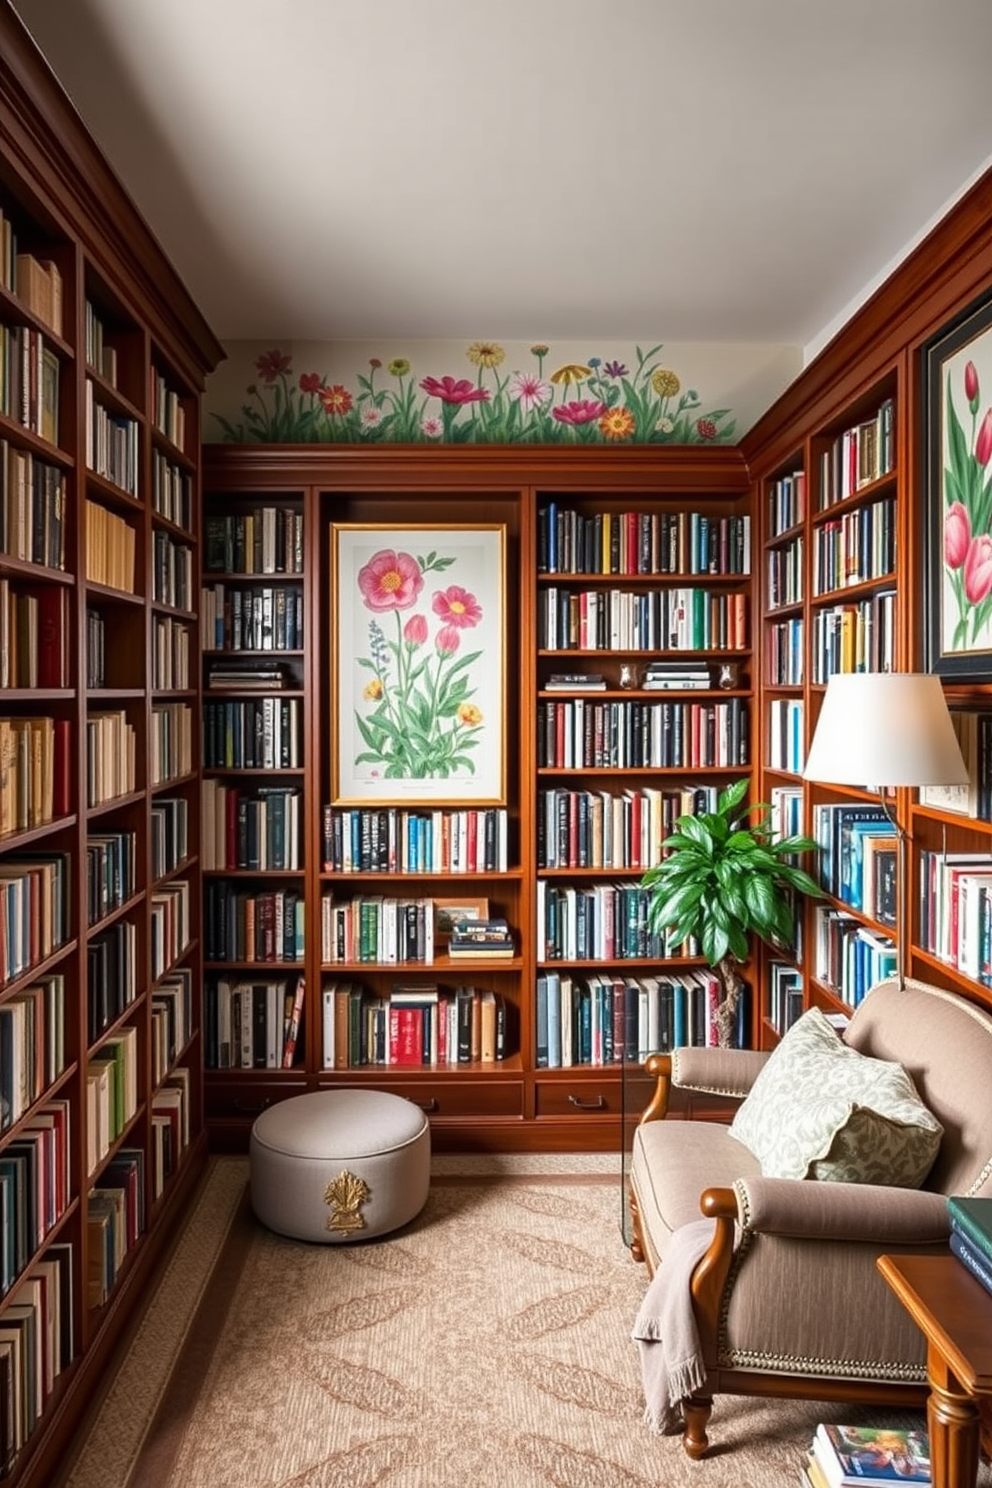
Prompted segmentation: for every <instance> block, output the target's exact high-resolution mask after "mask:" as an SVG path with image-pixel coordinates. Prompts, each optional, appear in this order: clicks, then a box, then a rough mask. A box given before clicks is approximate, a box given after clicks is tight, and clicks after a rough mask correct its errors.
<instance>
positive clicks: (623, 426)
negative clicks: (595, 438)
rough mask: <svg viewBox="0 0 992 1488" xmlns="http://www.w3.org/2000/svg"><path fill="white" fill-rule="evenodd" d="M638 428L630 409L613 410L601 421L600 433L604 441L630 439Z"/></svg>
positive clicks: (604, 415) (605, 414)
mask: <svg viewBox="0 0 992 1488" xmlns="http://www.w3.org/2000/svg"><path fill="white" fill-rule="evenodd" d="M636 428H637V422H636V420H635V418H634V415H633V414H632V413H631V411H630V409H629V408H611V409H609V410H608V411H607V412H606V413H604V414H603V416H602V418H601V419H600V421H599V432H600V433H601V434H602V436H603V438H604V439H629V438H630V436H631V434H633V432H634V430H635V429H636Z"/></svg>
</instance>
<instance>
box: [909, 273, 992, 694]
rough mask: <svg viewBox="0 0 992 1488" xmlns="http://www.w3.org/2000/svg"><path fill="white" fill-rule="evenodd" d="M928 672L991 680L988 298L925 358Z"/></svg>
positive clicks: (991, 318)
mask: <svg viewBox="0 0 992 1488" xmlns="http://www.w3.org/2000/svg"><path fill="white" fill-rule="evenodd" d="M923 439H924V472H925V475H924V483H925V484H924V500H925V511H924V523H923V552H924V560H923V561H924V590H925V595H926V601H925V604H924V610H923V613H924V616H925V617H926V619H925V629H926V635H925V641H926V669H927V671H929V672H936V673H937V674H938V675H940V676H945V677H954V678H955V679H965V678H967V679H970V680H973V681H982V682H987V681H989V680H990V679H992V533H990V528H992V471H990V468H989V461H990V457H992V299H990V298H989V296H988V295H985V296H984V297H983V298H982V299H981V300H980V301H978V302H976V303H975V304H973V305H971V306H969V308H968V309H967V310H966V311H965V313H964V314H963V315H961V316H958V317H957V318H956V319H955V320H954V322H953V323H952V324H951V325H950V326H949V327H946V328H945V329H943V330H942V331H941V332H940V333H939V334H938V335H937V336H935V337H934V338H933V340H931V341H930V342H929V344H928V345H927V347H926V348H925V349H924V356H923Z"/></svg>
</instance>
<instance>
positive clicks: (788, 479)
mask: <svg viewBox="0 0 992 1488" xmlns="http://www.w3.org/2000/svg"><path fill="white" fill-rule="evenodd" d="M766 501H767V506H768V531H769V532H770V533H771V535H772V536H773V537H779V536H781V534H782V533H784V532H788V531H790V530H791V528H793V527H798V526H799V524H800V522H801V521H802V520H803V518H804V517H805V515H806V472H805V470H794V471H792V473H791V474H789V475H780V476H778V477H777V478H776V479H775V480H771V481H769V482H768V487H767V495H766Z"/></svg>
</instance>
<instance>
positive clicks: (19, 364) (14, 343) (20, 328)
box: [0, 322, 60, 444]
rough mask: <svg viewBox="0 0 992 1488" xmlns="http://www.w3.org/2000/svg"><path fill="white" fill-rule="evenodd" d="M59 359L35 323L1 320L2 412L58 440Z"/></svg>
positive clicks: (30, 428) (33, 429)
mask: <svg viewBox="0 0 992 1488" xmlns="http://www.w3.org/2000/svg"><path fill="white" fill-rule="evenodd" d="M59 371H60V369H59V359H58V356H57V355H56V353H55V352H54V351H53V350H52V348H51V347H50V346H46V344H45V338H44V336H43V335H42V333H41V331H36V330H35V329H34V327H33V326H26V325H14V326H9V325H4V324H3V323H2V322H0V414H3V415H4V417H5V418H9V419H13V420H14V421H15V422H16V423H19V424H21V425H23V427H24V428H25V429H28V430H30V432H31V433H32V434H38V435H40V436H41V438H42V439H47V440H48V442H49V444H58V442H59Z"/></svg>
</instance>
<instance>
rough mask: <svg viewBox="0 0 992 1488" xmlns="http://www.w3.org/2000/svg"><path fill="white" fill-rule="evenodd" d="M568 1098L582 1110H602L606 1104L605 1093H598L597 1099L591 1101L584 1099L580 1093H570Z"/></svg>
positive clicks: (571, 1103)
mask: <svg viewBox="0 0 992 1488" xmlns="http://www.w3.org/2000/svg"><path fill="white" fill-rule="evenodd" d="M568 1099H569V1104H570V1105H573V1106H578V1108H579V1110H580V1111H601V1110H602V1109H603V1107H604V1106H605V1105H606V1097H605V1096H603V1095H597V1097H596V1099H595V1100H591V1101H587V1100H583V1099H582V1097H581V1096H580V1095H570V1096H569V1097H568Z"/></svg>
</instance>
